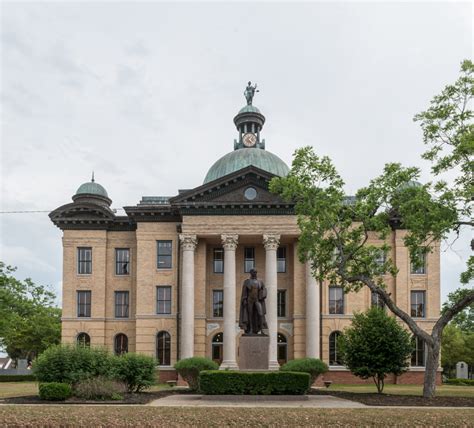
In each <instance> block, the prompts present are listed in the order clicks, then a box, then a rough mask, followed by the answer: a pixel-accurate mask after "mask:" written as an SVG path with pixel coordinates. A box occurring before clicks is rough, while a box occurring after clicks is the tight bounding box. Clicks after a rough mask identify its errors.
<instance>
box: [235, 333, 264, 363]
mask: <svg viewBox="0 0 474 428" xmlns="http://www.w3.org/2000/svg"><path fill="white" fill-rule="evenodd" d="M269 344H270V338H269V337H268V336H263V335H255V336H245V335H244V336H241V337H240V342H239V369H240V370H268V348H269Z"/></svg>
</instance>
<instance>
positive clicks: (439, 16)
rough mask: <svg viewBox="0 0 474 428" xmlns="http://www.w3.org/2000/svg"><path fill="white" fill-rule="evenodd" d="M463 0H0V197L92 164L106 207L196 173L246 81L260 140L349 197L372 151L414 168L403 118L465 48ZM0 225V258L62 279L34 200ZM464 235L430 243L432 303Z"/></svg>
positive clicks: (65, 197) (369, 169)
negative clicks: (312, 167) (326, 167)
mask: <svg viewBox="0 0 474 428" xmlns="http://www.w3.org/2000/svg"><path fill="white" fill-rule="evenodd" d="M471 7H472V6H471V4H470V3H461V2H457V3H440V2H437V3H416V4H413V3H400V2H397V3H354V2H351V3H302V4H298V3H252V4H250V3H240V4H236V3H228V4H221V3H178V4H167V3H149V2H148V3H136V2H129V3H125V2H121V3H112V2H106V3H93V2H78V3H71V2H67V3H62V4H61V3H59V2H58V3H44V2H42V3H38V2H36V3H18V2H17V3H6V2H2V4H1V32H2V41H1V60H2V62H1V67H0V69H1V107H2V111H1V113H2V114H1V162H0V166H1V180H2V183H1V192H2V193H1V210H2V211H17V210H53V209H54V208H56V207H58V206H60V205H63V204H65V203H68V202H70V201H71V196H72V195H73V194H74V193H75V191H76V189H77V188H78V187H79V185H80V184H81V183H83V182H85V181H88V180H89V179H90V175H91V171H92V170H94V171H95V176H96V181H97V182H99V183H100V184H102V185H103V186H104V187H105V188H106V189H107V191H108V194H109V196H110V197H111V199H112V200H113V207H115V208H120V207H123V206H126V205H135V204H136V203H137V202H138V201H139V200H140V198H141V196H142V195H174V194H176V193H177V190H178V189H181V188H193V187H196V186H198V185H200V184H202V181H203V179H204V176H205V175H206V172H207V170H208V169H209V167H210V166H211V165H212V164H213V163H214V162H215V161H216V160H217V159H218V158H219V157H221V156H222V155H224V154H225V153H227V152H229V151H231V150H232V149H233V139H234V138H236V136H237V133H236V130H235V128H234V125H233V122H232V119H233V117H234V115H235V114H236V113H237V111H238V110H239V109H240V108H241V107H242V106H243V105H244V104H245V99H244V97H243V95H242V93H243V90H244V88H245V85H246V82H247V81H248V80H252V82H257V83H258V86H259V89H260V93H258V94H257V95H256V97H255V99H254V104H255V105H256V106H258V107H259V108H260V109H261V110H262V112H263V113H264V115H265V116H266V118H267V122H266V124H265V126H264V129H263V134H262V137H263V138H265V139H266V148H267V149H268V150H269V151H271V152H273V153H275V154H277V155H278V156H280V157H281V158H282V159H283V160H284V161H285V162H287V163H288V164H291V159H292V153H293V152H294V150H295V149H297V148H298V147H301V146H304V145H313V146H314V147H315V148H316V151H317V152H318V153H320V154H325V155H329V156H330V157H331V158H332V159H333V160H334V162H335V164H336V166H337V167H338V169H339V171H340V173H341V174H342V176H343V177H344V179H345V181H346V183H347V193H348V194H352V193H354V192H355V190H356V189H357V188H358V187H360V186H362V185H365V184H367V183H368V181H369V180H370V179H371V178H373V177H374V176H375V175H377V174H379V173H380V172H381V170H382V168H383V165H384V164H385V163H386V162H393V161H397V162H402V163H404V164H405V165H419V166H421V167H422V168H423V171H424V176H423V179H424V180H428V179H429V178H430V176H429V168H428V165H427V164H426V163H424V162H422V161H421V160H420V154H421V153H422V152H423V149H424V147H423V145H422V139H421V132H420V129H419V126H418V125H417V124H415V123H413V121H412V118H413V115H414V114H415V113H417V112H420V111H421V110H424V109H426V108H427V106H428V104H429V101H430V99H431V98H432V97H433V95H435V94H437V93H439V91H440V90H441V89H442V88H443V87H444V86H445V85H446V84H447V83H450V82H453V81H454V80H455V79H456V78H457V76H458V72H459V64H460V62H461V60H462V59H464V58H470V57H471V56H472V10H471ZM119 213H120V211H119ZM122 213H123V211H122ZM0 221H1V247H0V259H1V260H3V261H5V262H6V263H8V264H11V265H15V266H18V276H19V277H21V278H24V277H27V276H29V277H31V278H33V279H34V280H35V282H38V283H43V284H51V286H52V287H54V288H55V289H56V290H57V291H58V293H60V288H61V278H62V249H61V231H60V230H59V229H57V228H56V227H55V226H54V225H53V224H52V223H51V222H50V221H49V218H48V216H47V213H30V214H1V215H0ZM469 235H470V234H469V232H467V233H465V234H464V236H463V237H461V239H460V240H458V241H457V242H456V243H455V244H454V245H453V249H452V250H451V249H450V250H448V251H445V252H443V254H442V271H441V272H442V274H441V276H442V296H443V297H442V298H443V300H444V297H445V296H446V294H447V293H448V292H449V291H451V290H453V289H455V288H456V286H457V285H458V275H459V272H460V271H461V270H462V268H463V266H464V265H465V260H466V258H467V256H468V240H469ZM445 247H446V246H443V248H445Z"/></svg>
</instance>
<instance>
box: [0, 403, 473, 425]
mask: <svg viewBox="0 0 474 428" xmlns="http://www.w3.org/2000/svg"><path fill="white" fill-rule="evenodd" d="M473 421H474V410H466V409H458V410H439V409H431V410H430V409H423V410H417V409H404V410H403V412H401V411H400V409H377V410H376V411H375V412H374V409H298V408H296V409H287V408H228V407H224V408H186V407H161V408H160V407H145V406H143V407H137V406H129V407H118V406H109V407H106V406H95V407H93V408H91V407H83V406H63V405H59V406H44V407H43V406H27V405H24V406H1V407H0V425H3V426H10V425H14V426H25V425H28V426H45V425H46V426H58V425H63V426H64V425H67V426H71V425H81V426H114V427H116V426H158V427H182V426H206V427H222V426H238V427H249V426H259V427H270V426H387V427H388V426H395V425H396V426H397V427H400V426H436V427H439V426H443V427H468V426H473V423H474V422H473Z"/></svg>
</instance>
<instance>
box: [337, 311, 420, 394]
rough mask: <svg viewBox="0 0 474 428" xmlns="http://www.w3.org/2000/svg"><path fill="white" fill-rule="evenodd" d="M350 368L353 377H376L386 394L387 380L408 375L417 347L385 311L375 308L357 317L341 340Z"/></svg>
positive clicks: (380, 387)
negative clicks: (414, 347)
mask: <svg viewBox="0 0 474 428" xmlns="http://www.w3.org/2000/svg"><path fill="white" fill-rule="evenodd" d="M338 346H339V350H340V352H341V355H342V359H343V360H344V363H345V365H346V367H347V368H348V369H349V370H350V371H351V372H352V374H354V375H356V376H358V377H360V378H362V379H369V378H373V380H374V382H375V385H376V386H377V391H378V392H379V393H382V391H383V388H384V384H385V377H386V376H387V374H389V373H391V374H394V375H396V376H399V375H401V374H402V373H404V372H406V371H407V369H408V366H409V359H410V355H411V353H412V350H413V346H412V343H411V340H410V334H409V333H408V331H407V330H406V329H405V328H403V327H402V326H401V325H400V324H399V323H398V322H397V320H396V319H395V317H392V316H389V315H388V314H387V313H386V311H384V310H383V309H380V308H377V307H373V308H371V309H369V310H368V311H367V312H364V313H359V314H355V315H354V318H353V319H352V323H351V326H350V327H349V328H346V329H344V332H343V335H342V337H341V338H340V339H339V341H338Z"/></svg>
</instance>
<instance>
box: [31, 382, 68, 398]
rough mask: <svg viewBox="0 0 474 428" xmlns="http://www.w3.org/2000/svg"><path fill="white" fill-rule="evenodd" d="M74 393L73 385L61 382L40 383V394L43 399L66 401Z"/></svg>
mask: <svg viewBox="0 0 474 428" xmlns="http://www.w3.org/2000/svg"><path fill="white" fill-rule="evenodd" d="M71 395H72V389H71V385H68V384H67V383H60V382H49V383H40V384H39V396H40V398H41V399H42V400H49V401H64V400H66V399H67V398H69V397H70V396H71Z"/></svg>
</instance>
